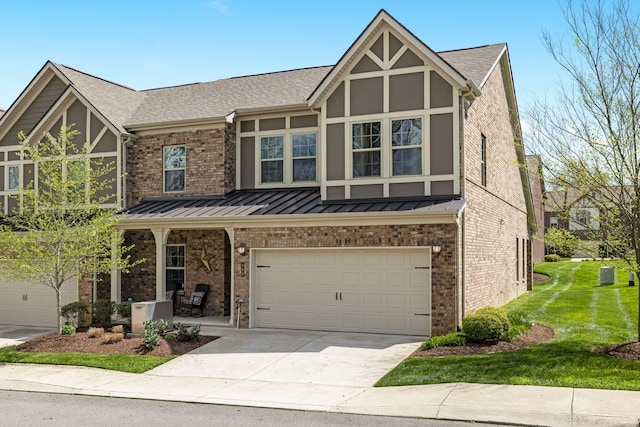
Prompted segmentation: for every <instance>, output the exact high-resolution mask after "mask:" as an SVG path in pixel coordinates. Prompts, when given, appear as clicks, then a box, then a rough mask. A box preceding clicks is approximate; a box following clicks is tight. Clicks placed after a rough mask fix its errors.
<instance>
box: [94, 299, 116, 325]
mask: <svg viewBox="0 0 640 427" xmlns="http://www.w3.org/2000/svg"><path fill="white" fill-rule="evenodd" d="M115 312H116V303H115V302H113V301H109V300H108V299H99V300H96V302H94V303H93V320H94V322H95V323H97V324H98V325H111V316H112V315H113V314H114V313H115Z"/></svg>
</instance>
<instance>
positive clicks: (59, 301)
mask: <svg viewBox="0 0 640 427" xmlns="http://www.w3.org/2000/svg"><path fill="white" fill-rule="evenodd" d="M53 289H55V291H56V304H57V306H58V310H57V311H56V315H57V316H58V334H60V335H62V315H61V314H60V313H61V312H62V293H61V292H60V288H53Z"/></svg>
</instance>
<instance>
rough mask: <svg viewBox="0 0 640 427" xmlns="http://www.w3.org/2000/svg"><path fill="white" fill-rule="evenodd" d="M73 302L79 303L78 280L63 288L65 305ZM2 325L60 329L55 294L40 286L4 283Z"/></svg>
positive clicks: (0, 308) (1, 287) (0, 296)
mask: <svg viewBox="0 0 640 427" xmlns="http://www.w3.org/2000/svg"><path fill="white" fill-rule="evenodd" d="M73 301H78V285H77V281H76V280H73V281H69V282H67V283H65V284H64V285H63V286H62V305H65V304H68V303H70V302H73ZM0 324H4V325H21V326H44V327H51V328H55V327H57V326H58V320H57V318H56V293H55V291H54V290H53V289H51V288H49V287H47V286H44V285H40V284H31V283H26V282H4V281H0Z"/></svg>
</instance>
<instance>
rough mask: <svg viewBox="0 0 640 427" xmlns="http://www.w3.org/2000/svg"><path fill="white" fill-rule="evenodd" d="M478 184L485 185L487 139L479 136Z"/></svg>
mask: <svg viewBox="0 0 640 427" xmlns="http://www.w3.org/2000/svg"><path fill="white" fill-rule="evenodd" d="M480 183H481V184H482V185H483V186H486V185H487V137H486V136H484V135H480Z"/></svg>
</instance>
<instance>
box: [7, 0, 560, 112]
mask: <svg viewBox="0 0 640 427" xmlns="http://www.w3.org/2000/svg"><path fill="white" fill-rule="evenodd" d="M563 3H564V2H563V1H562V0H386V1H380V0H296V1H292V0H216V1H210V0H155V1H148V0H124V1H123V0H110V1H97V0H56V1H51V0H20V1H9V0H1V1H0V22H1V23H2V24H1V25H0V39H1V40H2V41H1V42H0V109H4V110H6V109H8V108H9V107H10V105H11V104H12V103H13V102H14V101H15V99H16V98H17V97H18V96H19V95H20V93H21V92H22V91H23V89H24V88H25V87H26V86H27V85H28V84H29V82H30V81H31V79H32V78H33V77H34V76H35V75H36V74H37V73H38V71H39V70H40V68H42V66H43V65H44V64H45V62H46V61H47V60H51V61H53V62H55V63H59V64H63V65H66V66H69V67H72V68H75V69H78V70H81V71H83V72H86V73H89V74H92V75H95V76H98V77H101V78H103V79H106V80H110V81H113V82H116V83H119V84H122V85H125V86H128V87H131V88H133V89H137V90H141V89H149V88H158V87H165V86H174V85H180V84H187V83H194V82H204V81H212V80H217V79H221V78H227V77H234V76H243V75H251V74H260V73H266V72H273V71H282V70H291V69H297V68H305V67H314V66H323V65H332V64H335V63H336V62H337V61H338V60H339V59H340V57H341V56H342V55H343V54H344V52H345V51H346V50H347V49H348V48H349V46H350V45H351V44H352V43H353V42H354V40H355V39H356V38H357V37H358V35H359V34H360V33H361V32H362V31H363V30H364V29H365V27H366V26H367V24H368V23H369V22H370V21H371V20H372V19H373V18H374V17H375V15H376V14H377V13H378V11H379V10H380V9H385V10H386V11H387V12H389V13H390V14H391V15H392V16H393V17H394V18H395V19H397V20H398V21H399V22H400V23H401V24H403V25H404V26H405V27H406V28H408V29H409V30H410V31H411V32H412V33H413V34H415V35H416V36H417V37H418V38H420V39H421V40H422V41H423V42H424V43H425V44H426V45H427V46H429V47H430V48H431V49H433V50H435V51H436V52H438V51H444V50H454V49H462V48H468V47H474V46H482V45H487V44H494V43H503V42H506V43H507V44H508V46H509V54H510V58H511V64H512V71H513V77H514V82H515V87H516V94H517V98H518V103H519V107H520V110H521V111H522V109H523V108H526V106H527V105H528V104H529V103H531V102H532V101H533V100H534V99H535V98H536V97H542V96H544V94H545V92H546V91H548V90H549V88H551V87H553V85H554V84H555V82H557V81H558V80H559V78H560V76H561V71H560V69H559V67H558V66H557V65H556V64H555V63H554V62H553V60H552V59H551V58H550V56H549V54H548V53H547V51H546V50H545V48H544V46H543V44H542V32H543V30H546V31H548V32H550V33H551V34H552V35H554V36H558V37H560V36H561V35H562V33H563V32H564V31H565V28H566V24H565V20H564V17H563V15H562V9H561V7H560V6H561V4H563Z"/></svg>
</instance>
